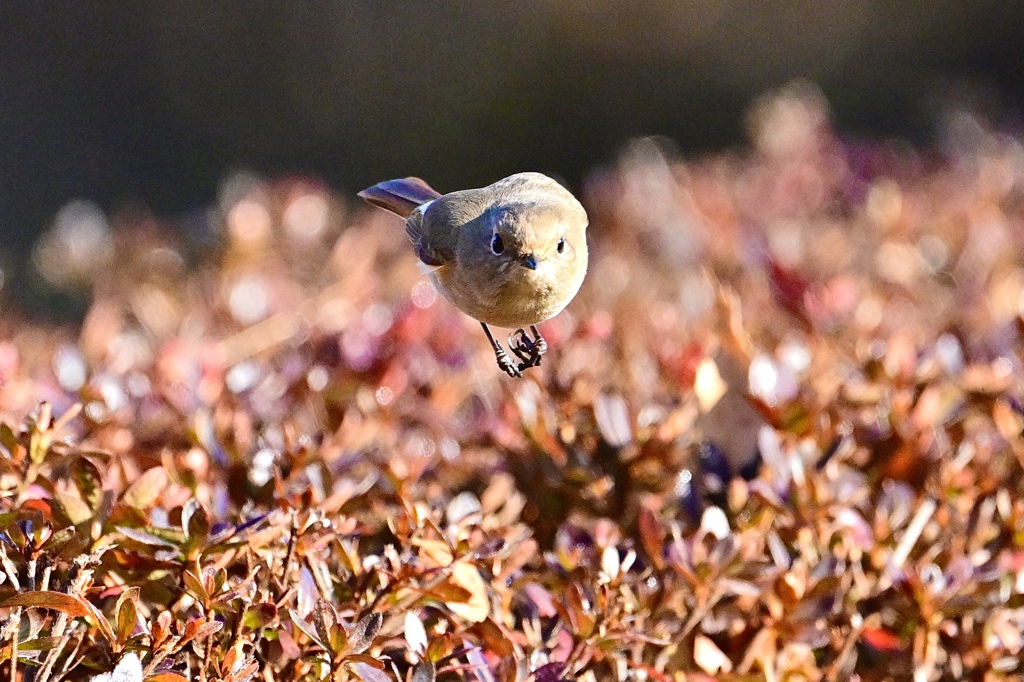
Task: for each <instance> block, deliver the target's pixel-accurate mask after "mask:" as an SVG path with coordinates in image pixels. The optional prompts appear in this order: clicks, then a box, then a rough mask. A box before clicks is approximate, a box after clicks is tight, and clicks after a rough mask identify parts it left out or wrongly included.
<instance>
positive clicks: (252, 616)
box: [242, 602, 277, 630]
mask: <svg viewBox="0 0 1024 682" xmlns="http://www.w3.org/2000/svg"><path fill="white" fill-rule="evenodd" d="M275 618H277V605H276V604H274V602H263V603H261V604H253V605H252V606H250V607H249V608H248V609H247V610H246V612H245V616H243V617H242V624H243V625H244V626H245V627H247V628H249V629H250V630H259V629H261V628H265V627H266V626H267V625H269V624H270V623H272V622H274V619H275Z"/></svg>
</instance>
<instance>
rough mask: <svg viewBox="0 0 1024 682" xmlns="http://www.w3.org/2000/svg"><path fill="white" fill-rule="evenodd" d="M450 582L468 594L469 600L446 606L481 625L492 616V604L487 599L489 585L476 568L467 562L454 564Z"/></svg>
mask: <svg viewBox="0 0 1024 682" xmlns="http://www.w3.org/2000/svg"><path fill="white" fill-rule="evenodd" d="M450 580H451V581H452V582H453V583H455V584H456V585H458V586H459V587H461V588H462V589H464V590H465V591H466V592H468V593H469V598H468V599H466V600H459V601H446V602H445V606H447V607H448V608H449V609H451V611H452V612H453V613H455V614H456V615H457V616H461V617H462V618H464V619H466V620H468V621H469V622H471V623H479V622H480V621H482V620H484V619H485V618H487V616H488V615H490V613H491V602H490V600H489V599H488V598H487V583H485V582H484V579H483V576H481V575H480V571H479V570H477V567H476V566H474V565H473V564H471V563H467V562H465V561H460V562H457V563H454V564H452V575H451V578H450Z"/></svg>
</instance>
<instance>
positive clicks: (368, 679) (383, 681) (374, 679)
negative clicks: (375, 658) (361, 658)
mask: <svg viewBox="0 0 1024 682" xmlns="http://www.w3.org/2000/svg"><path fill="white" fill-rule="evenodd" d="M352 672H354V673H355V674H356V675H358V676H359V679H361V680H363V681H364V682H394V680H392V679H391V677H390V676H389V675H388V674H387V673H386V672H384V671H383V670H377V669H376V668H374V667H372V666H370V665H367V664H366V663H362V662H359V663H356V664H354V665H353V666H352Z"/></svg>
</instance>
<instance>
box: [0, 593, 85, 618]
mask: <svg viewBox="0 0 1024 682" xmlns="http://www.w3.org/2000/svg"><path fill="white" fill-rule="evenodd" d="M85 604H86V602H85V601H84V600H83V599H80V598H79V597H75V596H72V595H70V594H64V593H63V592H49V591H46V592H43V591H39V592H22V593H21V594H16V595H14V596H13V597H10V598H9V599H6V600H4V601H3V603H0V608H8V607H12V606H29V607H36V608H40V609H52V610H54V611H60V612H61V613H66V614H68V615H69V616H71V617H72V618H84V617H85V616H88V615H91V614H92V611H91V610H90V609H89V608H88V607H87V606H86V605H85Z"/></svg>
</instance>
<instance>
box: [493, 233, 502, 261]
mask: <svg viewBox="0 0 1024 682" xmlns="http://www.w3.org/2000/svg"><path fill="white" fill-rule="evenodd" d="M504 250H505V242H504V241H502V239H501V235H500V234H498V233H497V232H495V233H494V236H493V237H491V253H493V254H494V255H495V256H500V255H501V253H502V252H503V251H504Z"/></svg>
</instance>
